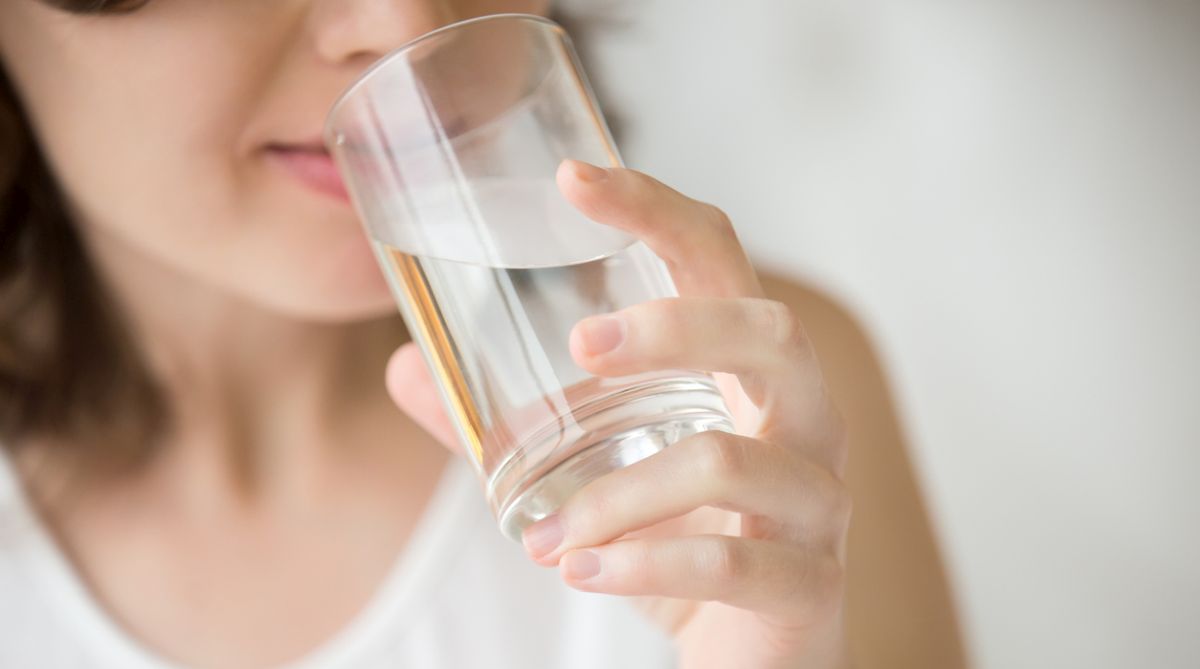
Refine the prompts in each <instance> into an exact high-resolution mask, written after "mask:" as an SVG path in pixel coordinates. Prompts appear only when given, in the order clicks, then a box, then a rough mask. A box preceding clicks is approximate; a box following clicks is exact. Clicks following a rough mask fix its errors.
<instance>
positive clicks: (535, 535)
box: [521, 514, 563, 558]
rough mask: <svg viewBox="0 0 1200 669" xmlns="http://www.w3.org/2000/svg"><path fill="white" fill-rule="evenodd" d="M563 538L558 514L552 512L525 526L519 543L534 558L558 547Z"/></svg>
mask: <svg viewBox="0 0 1200 669" xmlns="http://www.w3.org/2000/svg"><path fill="white" fill-rule="evenodd" d="M562 540H563V528H562V522H561V521H559V519H558V514H552V515H549V516H546V517H545V518H543V519H541V520H539V521H538V522H536V523H534V524H532V525H530V526H529V527H527V528H525V531H524V532H523V533H522V534H521V543H523V544H525V550H527V551H529V554H530V555H532V556H533V557H534V558H540V557H542V556H543V555H546V554H547V553H549V552H550V551H552V550H554V549H555V548H558V545H559V544H561V543H562Z"/></svg>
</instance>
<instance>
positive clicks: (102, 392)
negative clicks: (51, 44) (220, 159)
mask: <svg viewBox="0 0 1200 669" xmlns="http://www.w3.org/2000/svg"><path fill="white" fill-rule="evenodd" d="M46 1H47V3H48V4H51V5H54V6H56V7H58V8H61V9H64V10H68V11H73V12H79V13H91V12H126V11H132V10H133V9H136V8H137V7H138V6H140V5H141V4H143V3H142V2H128V1H119V0H118V1H116V2H113V1H105V0H52V1H51V0H46ZM2 65H3V63H0V66H2ZM165 420H166V412H165V407H164V404H163V400H162V397H161V396H160V394H159V393H158V392H157V391H156V389H155V388H154V387H153V383H152V381H151V378H150V376H149V374H147V373H146V370H145V368H144V366H143V364H142V362H141V360H140V359H139V358H138V356H137V354H136V351H135V349H134V347H133V346H132V342H131V340H130V338H129V337H128V336H127V333H126V332H125V331H124V330H123V328H122V325H121V319H120V318H119V317H118V315H117V314H115V313H114V311H113V307H112V304H111V303H110V302H109V301H108V300H107V299H105V295H104V289H103V287H102V286H101V285H100V283H99V281H98V277H97V276H96V274H95V272H94V271H93V268H92V265H91V263H90V262H89V260H88V258H87V256H86V254H85V253H84V250H83V247H82V246H81V244H80V240H79V237H78V235H77V234H76V231H75V228H74V227H73V225H72V224H71V221H70V219H69V217H68V214H67V211H66V208H65V206H64V200H63V198H62V196H61V193H60V192H59V189H58V186H57V185H56V183H55V180H54V177H53V175H52V174H51V171H50V169H49V167H48V165H47V164H46V161H45V159H44V158H43V156H42V153H41V151H40V149H39V148H38V146H37V143H36V141H35V138H34V134H33V131H32V129H31V128H30V126H29V123H28V122H27V120H26V119H25V117H24V115H23V114H22V112H21V106H20V100H19V98H18V96H17V93H16V90H15V89H14V87H13V86H12V85H11V83H10V82H9V79H8V76H7V74H6V73H5V72H4V71H3V69H0V445H2V446H3V448H5V449H7V450H9V451H11V452H16V450H17V449H19V448H21V447H22V446H23V445H25V444H26V443H27V442H29V441H30V440H31V439H32V438H46V439H45V440H46V442H47V443H51V442H52V443H56V444H64V445H65V444H79V443H84V442H85V441H86V442H90V443H93V444H96V445H97V448H94V449H92V448H89V449H76V450H78V451H80V452H77V453H64V455H69V456H72V459H73V460H74V459H76V458H77V457H86V459H87V460H88V463H87V464H88V465H89V466H88V467H87V469H89V470H90V469H92V467H91V466H90V465H93V464H95V465H103V466H104V468H108V467H113V466H121V465H128V464H132V463H133V462H135V461H137V460H139V459H141V458H142V457H144V456H145V455H146V454H148V453H149V451H150V449H151V444H153V442H154V437H155V435H156V434H157V433H159V432H160V430H161V429H162V427H163V426H164V424H165ZM80 464H82V463H80Z"/></svg>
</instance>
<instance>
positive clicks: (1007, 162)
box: [569, 0, 1200, 669]
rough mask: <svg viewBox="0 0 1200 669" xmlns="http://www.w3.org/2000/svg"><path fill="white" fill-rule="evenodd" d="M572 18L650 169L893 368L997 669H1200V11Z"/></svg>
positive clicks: (1021, 5) (919, 459) (771, 0)
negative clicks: (859, 329) (838, 310)
mask: <svg viewBox="0 0 1200 669" xmlns="http://www.w3.org/2000/svg"><path fill="white" fill-rule="evenodd" d="M569 4H570V5H571V6H575V7H579V9H580V11H582V12H584V13H597V14H602V15H605V16H607V17H608V18H609V19H610V20H612V19H614V18H615V19H617V20H618V22H620V21H624V24H622V25H615V26H612V27H611V28H609V29H606V30H603V31H602V33H603V34H600V35H598V36H597V37H596V39H597V40H599V41H598V43H597V44H596V46H597V47H598V49H597V51H598V53H597V55H598V56H599V60H598V61H593V62H592V63H591V67H592V69H593V70H594V74H595V76H596V78H597V79H600V80H603V81H604V84H605V85H604V88H605V89H606V91H607V93H608V94H607V96H606V103H607V105H608V106H610V107H612V108H615V109H616V110H618V111H619V112H620V116H622V117H623V119H624V124H623V125H624V128H623V129H624V133H623V137H622V139H623V141H622V149H623V153H624V155H625V158H626V160H627V162H629V164H630V165H631V166H633V167H636V168H639V169H642V170H645V171H647V172H650V173H652V174H654V175H656V176H658V177H660V178H661V179H663V180H664V181H667V182H668V183H670V184H672V185H674V186H676V187H678V188H679V189H680V190H683V191H684V192H686V193H688V194H691V195H693V196H696V197H699V198H701V199H706V200H708V201H711V202H715V203H717V204H718V205H720V206H721V207H722V208H724V209H725V210H726V211H727V212H729V214H730V215H731V216H732V217H733V219H734V221H735V223H736V224H737V225H738V227H739V230H740V231H741V234H742V236H743V238H744V241H745V242H746V244H747V246H748V247H749V249H750V251H751V252H752V254H753V256H754V257H755V258H756V260H757V262H758V263H759V264H760V265H761V266H763V267H767V268H771V269H775V270H778V271H782V272H786V273H788V274H790V275H792V276H794V277H796V278H797V279H800V280H803V281H806V282H808V283H810V284H811V285H813V286H816V287H818V288H820V289H821V290H824V291H826V292H828V293H829V294H831V295H833V296H834V297H835V298H836V299H838V300H839V301H841V302H842V303H843V304H844V305H846V306H847V307H848V308H849V309H850V310H851V311H852V312H853V313H854V314H855V315H856V316H857V317H858V319H859V320H860V322H861V323H862V325H863V326H864V327H865V328H866V329H867V330H868V332H869V333H870V335H871V336H872V337H873V338H874V340H875V342H876V343H877V345H878V347H879V353H880V355H881V357H882V359H883V362H884V364H885V366H886V367H887V371H888V374H889V376H890V381H891V383H892V389H893V392H894V395H895V401H896V403H897V407H898V409H899V411H900V413H901V417H902V420H903V423H904V427H905V430H906V433H907V437H908V440H909V443H910V444H911V447H912V453H911V456H912V458H913V459H914V465H915V466H916V468H917V470H918V473H919V475H920V479H921V484H922V486H923V488H924V490H925V495H926V498H927V500H928V502H929V504H930V506H931V512H932V514H933V518H934V521H935V524H936V527H937V529H938V532H939V533H940V535H941V540H942V546H943V551H944V553H945V557H946V560H947V563H948V566H949V569H950V578H951V581H952V584H953V585H954V587H955V590H956V593H957V600H958V604H959V607H960V613H961V615H962V618H963V626H964V632H965V634H966V641H967V643H968V645H969V647H970V651H971V656H972V658H973V660H974V662H975V664H976V666H978V667H981V668H983V669H999V668H1009V667H1021V668H1032V667H1054V668H1058V669H1061V668H1063V667H1089V668H1108V667H1112V668H1118V667H1119V668H1122V669H1125V668H1128V667H1156V668H1164V667H1181V668H1182V667H1195V666H1200V665H1198V664H1197V663H1198V662H1200V659H1198V658H1200V633H1198V632H1197V631H1196V629H1195V628H1196V627H1197V626H1198V625H1200V495H1198V493H1197V483H1200V477H1198V475H1197V472H1198V471H1200V436H1198V435H1200V354H1197V352H1196V350H1195V349H1196V348H1197V347H1200V2H1189V1H1187V0H1179V1H1178V2H1155V1H1146V0H1126V1H1123V2H1103V1H1097V0H1093V1H1086V0H1073V1H1065V0H1064V1H1061V2H1035V1H1033V0H979V1H975V2H945V1H935V0H905V1H900V2H886V3H884V2H862V1H855V0H739V1H737V2H733V1H730V0H724V1H721V0H638V1H637V2H624V3H622V2H615V3H608V2H602V1H600V0H576V1H575V2H573V3H569Z"/></svg>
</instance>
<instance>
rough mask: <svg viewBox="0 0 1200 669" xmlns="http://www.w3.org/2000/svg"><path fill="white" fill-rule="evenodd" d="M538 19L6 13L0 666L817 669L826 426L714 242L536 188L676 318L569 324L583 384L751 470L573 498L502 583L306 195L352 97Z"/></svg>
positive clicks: (835, 619)
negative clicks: (469, 40)
mask: <svg viewBox="0 0 1200 669" xmlns="http://www.w3.org/2000/svg"><path fill="white" fill-rule="evenodd" d="M547 4H548V3H547V2H544V1H542V0H462V1H452V0H447V1H442V2H433V1H420V0H406V1H396V2H386V1H383V0H376V1H367V0H296V1H291V2H266V1H257V0H256V1H248V0H150V1H149V2H112V1H109V2H105V1H103V0H101V1H92V0H54V2H49V1H39V0H11V1H10V2H6V3H4V4H3V5H0V59H2V62H3V65H4V69H5V73H6V79H7V87H9V88H11V90H9V91H7V92H6V93H5V97H6V98H9V99H10V101H11V103H10V104H9V105H8V106H10V107H12V108H13V109H11V110H6V111H11V112H12V113H11V114H9V118H5V119H4V122H5V123H7V124H8V127H6V128H4V131H3V132H4V135H3V136H4V137H5V141H6V145H5V147H4V159H3V163H0V170H6V172H3V173H0V193H3V194H4V202H3V206H4V210H3V216H4V218H3V219H2V221H3V222H2V225H3V228H0V240H2V243H0V254H2V255H0V272H2V275H0V279H2V280H3V282H4V283H3V284H2V285H3V293H0V300H2V302H0V307H2V308H3V312H0V313H3V318H4V322H3V324H2V325H0V337H3V339H2V340H0V374H2V376H0V382H2V383H3V386H0V393H2V394H0V411H2V413H0V429H2V430H3V432H0V440H2V441H3V442H4V447H5V450H6V451H7V455H6V457H5V458H4V460H3V462H2V463H0V464H2V465H3V472H0V473H3V474H4V476H3V477H0V481H3V483H0V503H2V506H0V508H3V509H4V515H3V516H0V520H3V521H4V524H3V525H0V623H3V624H4V628H5V630H6V631H5V635H4V641H3V642H2V643H0V665H3V666H10V665H11V666H39V667H41V666H114V667H150V666H160V667H161V666H178V665H183V666H212V667H240V666H273V665H279V664H292V665H295V666H383V665H387V666H569V667H591V666H594V667H611V666H631V667H632V666H664V663H665V662H670V658H671V657H672V656H674V655H677V656H678V663H679V666H682V667H806V668H807V667H813V668H816V667H840V666H846V664H847V663H848V661H849V654H848V652H847V648H846V645H847V644H846V632H845V629H844V624H843V615H842V611H843V604H844V600H845V589H846V585H845V578H844V573H845V558H846V555H845V553H846V551H845V544H846V538H847V529H848V523H849V516H850V502H849V494H848V492H847V489H846V486H845V485H844V484H843V482H842V477H843V473H844V470H845V462H846V455H847V449H846V440H845V438H844V436H843V429H842V423H841V421H840V419H839V417H838V415H839V414H838V412H837V410H836V409H835V408H834V406H833V402H832V401H831V400H830V396H829V393H828V392H827V391H826V389H825V386H824V382H823V380H822V375H821V372H820V371H819V369H818V367H817V364H816V359H815V356H814V353H813V349H812V346H811V344H810V341H809V339H808V337H806V335H805V330H804V329H803V328H802V327H801V326H800V324H799V319H798V318H797V316H796V315H795V313H794V312H793V311H792V310H791V309H789V308H788V307H786V306H784V305H783V304H782V303H781V302H777V301H772V300H768V299H766V298H764V297H763V291H762V287H761V285H760V283H759V281H758V279H757V277H756V276H755V273H754V271H753V270H752V268H751V267H750V265H749V264H748V262H747V260H746V258H745V255H744V254H743V252H742V250H741V248H740V246H739V245H738V243H737V240H736V237H735V236H734V235H733V233H732V228H731V227H730V225H729V222H728V221H727V220H726V219H725V218H724V216H723V215H722V214H721V213H720V212H719V210H717V209H715V208H713V207H712V206H710V205H707V204H704V203H701V202H698V201H695V200H692V199H689V198H687V197H684V196H682V195H680V194H678V193H676V192H675V191H673V190H671V189H670V188H668V187H666V186H664V185H662V184H660V183H659V182H657V181H655V180H653V179H651V178H649V177H647V176H645V175H642V174H639V173H637V172H634V171H631V170H598V169H595V168H592V167H589V166H587V165H583V164H578V163H567V164H564V165H563V166H562V167H561V168H560V171H559V174H558V179H559V186H560V188H561V189H562V191H563V192H564V194H565V195H566V196H567V198H568V199H569V200H570V201H571V202H572V203H574V204H575V205H576V206H577V207H578V208H580V209H581V210H582V211H584V212H585V213H587V214H588V215H590V216H591V217H593V218H594V219H596V220H598V221H599V222H601V223H606V224H611V225H615V226H619V227H622V228H624V229H627V230H629V231H631V232H633V233H634V234H636V235H637V236H639V237H641V238H642V239H643V240H644V241H646V242H647V243H648V244H649V245H650V246H651V247H652V248H653V249H654V250H655V251H656V252H657V253H658V254H659V255H660V256H662V257H663V258H664V259H666V260H667V261H668V264H669V265H670V266H671V267H672V269H673V274H674V277H675V279H676V281H677V283H678V285H679V287H680V291H681V293H682V294H683V296H684V298H683V299H680V300H672V301H666V302H660V303H655V304H653V305H643V306H639V307H634V308H632V309H629V310H626V311H624V312H621V313H620V314H617V315H616V318H617V320H616V321H614V320H603V319H592V320H588V321H584V322H582V323H580V324H579V325H578V326H577V327H576V329H575V330H574V331H573V333H572V347H573V351H574V353H575V355H576V357H577V360H578V362H579V363H580V364H581V365H583V366H585V367H586V368H588V369H590V370H592V371H594V372H595V373H597V374H602V375H619V374H625V373H630V372H632V371H635V370H648V369H655V368H676V367H687V368H696V369H707V370H713V371H723V372H733V373H736V374H737V378H738V379H739V380H740V382H741V388H742V390H743V391H744V392H742V393H739V395H738V396H737V397H734V398H732V399H733V400H735V403H736V404H738V407H737V408H738V414H739V416H738V418H739V428H740V429H741V430H743V432H744V433H745V436H730V435H719V434H711V433H710V434H705V435H700V436H697V437H694V438H691V439H688V440H686V441H684V442H681V443H679V444H678V445H676V446H674V447H672V448H671V449H668V450H667V451H664V452H663V453H661V454H659V455H656V456H654V457H652V458H649V459H647V460H646V461H644V462H642V463H638V464H637V465H634V466H632V467H629V468H628V469H626V470H622V471H620V472H617V473H614V474H611V475H609V476H607V477H605V478H603V479H601V480H599V481H597V482H596V483H595V484H593V485H592V486H589V487H588V488H587V489H585V490H584V491H582V492H580V493H579V494H578V495H576V496H575V497H574V498H572V499H571V500H570V501H569V502H568V503H567V505H566V506H565V507H564V509H562V511H561V512H560V513H559V514H557V515H556V516H553V517H551V518H549V519H547V520H544V521H542V522H541V523H539V524H537V525H535V526H533V527H532V528H530V529H529V530H527V532H526V534H525V536H524V547H523V550H524V553H525V554H524V555H521V554H520V552H521V548H522V547H518V546H515V545H513V544H508V543H505V542H504V540H503V539H501V538H499V535H498V532H497V531H496V530H495V528H494V525H489V523H490V522H491V521H490V519H489V518H487V517H486V512H485V511H484V509H485V507H484V506H483V505H482V504H481V503H479V502H480V500H479V499H478V491H477V490H475V489H474V486H475V482H474V481H473V480H472V479H471V478H470V476H468V475H466V473H465V472H466V471H467V470H466V469H465V467H464V465H462V463H461V462H460V461H459V460H457V459H455V458H453V457H452V456H450V455H449V452H448V450H447V449H446V448H442V446H441V445H439V442H440V444H444V445H450V444H452V441H453V440H452V437H451V436H450V435H449V433H448V431H447V429H446V422H445V417H444V415H443V414H442V413H441V408H440V407H439V406H438V405H437V404H436V402H435V401H434V400H433V399H432V398H433V397H435V393H434V392H432V386H431V381H430V378H429V376H428V373H427V372H426V371H425V369H424V368H423V366H422V364H421V362H420V359H419V357H418V356H417V355H416V353H415V351H414V349H413V346H412V345H411V344H405V345H403V346H400V348H399V349H398V350H396V346H397V344H399V343H401V342H403V341H404V340H405V335H404V332H403V327H402V325H401V324H400V323H399V322H398V320H397V318H396V316H395V307H394V305H393V303H392V300H391V298H390V296H389V294H388V291H387V289H386V287H385V284H384V283H383V281H382V279H381V277H380V275H379V273H378V271H377V269H376V267H375V265H374V262H373V260H372V259H371V256H370V252H369V248H368V246H367V244H366V241H365V240H364V238H363V235H362V233H361V231H360V229H359V227H358V224H357V223H356V221H355V220H354V216H353V213H352V212H351V210H350V209H349V208H348V207H347V206H346V205H345V202H344V200H342V199H341V198H337V197H332V196H330V193H329V188H328V187H327V186H328V184H323V183H322V180H321V179H320V178H318V177H314V171H313V170H314V169H316V170H318V171H319V170H322V169H326V168H327V167H328V163H327V161H328V158H327V156H326V155H325V154H324V152H323V150H322V148H321V147H320V145H319V142H318V139H317V138H318V132H319V129H320V126H321V122H322V119H323V115H324V113H325V111H326V110H327V108H328V107H329V105H330V103H331V102H332V100H333V98H334V97H335V95H336V94H337V93H338V92H339V91H340V90H341V89H342V88H344V86H345V85H346V84H347V83H348V82H349V81H351V80H352V79H353V78H354V77H355V76H356V75H357V74H358V73H359V72H361V71H362V70H363V68H364V67H366V66H367V65H368V64H369V63H371V62H372V61H374V60H375V59H377V58H378V57H380V56H381V55H382V54H384V53H386V52H387V51H389V50H391V49H392V48H394V47H396V46H397V45H399V44H400V43H402V42H403V41H406V40H407V39H409V38H411V37H413V36H415V35H417V34H420V33H422V32H425V31H427V30H430V29H432V28H435V27H437V26H439V25H443V24H445V23H447V22H450V21H453V20H458V19H462V18H466V17H469V16H473V15H479V14H488V13H495V12H501V11H520V12H531V13H543V14H544V13H546V12H547V11H548V9H549V8H548V6H547ZM18 108H19V112H18ZM314 166H315V167H314ZM614 325H615V327H613V326H614ZM385 367H386V370H387V371H386V376H387V384H386V385H387V389H388V390H390V393H388V392H385V390H384V388H383V384H380V383H379V377H380V374H381V373H382V371H383V370H384V369H385ZM397 405H399V407H400V408H401V409H403V410H404V411H403V412H401V411H397V410H396V406H397ZM481 518H482V520H481ZM4 525H7V527H4ZM618 539H619V540H618ZM397 556H399V557H397ZM536 565H541V566H544V567H552V566H557V571H556V572H555V571H549V570H540V569H538V568H537V567H536ZM562 583H565V584H566V585H567V586H570V588H563V587H561V584H562ZM583 593H610V594H615V595H622V596H624V597H623V598H613V597H598V596H592V595H587V594H583ZM626 598H632V599H628V600H627V599H626ZM626 601H633V602H635V603H636V604H638V609H639V610H640V611H642V612H643V613H645V614H646V615H647V616H648V617H649V620H650V621H652V622H653V623H654V624H655V626H654V627H650V626H648V625H644V624H642V622H641V620H640V619H638V618H635V617H633V616H631V615H629V614H628V607H626V606H624V604H625V602H626Z"/></svg>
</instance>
